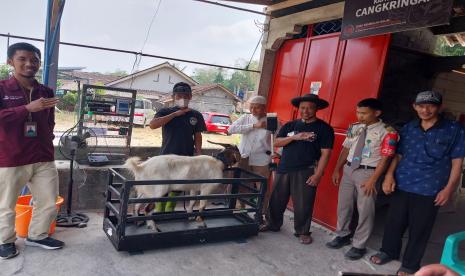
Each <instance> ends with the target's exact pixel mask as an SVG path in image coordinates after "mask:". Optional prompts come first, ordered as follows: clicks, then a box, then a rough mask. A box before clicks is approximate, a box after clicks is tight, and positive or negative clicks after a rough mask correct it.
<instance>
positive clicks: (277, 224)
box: [261, 94, 334, 244]
mask: <svg viewBox="0 0 465 276" xmlns="http://www.w3.org/2000/svg"><path fill="white" fill-rule="evenodd" d="M291 103H292V105H293V106H295V107H297V108H299V113H300V116H301V118H300V119H298V120H294V121H290V122H288V123H286V124H285V125H284V126H283V127H282V128H281V129H280V130H279V132H278V135H277V138H276V141H275V144H274V146H275V147H283V152H282V156H281V161H280V163H279V165H278V169H277V173H276V176H275V179H274V184H273V192H272V195H271V200H270V203H269V209H268V215H267V217H268V218H267V219H268V222H267V224H266V225H264V226H262V227H261V230H271V231H279V229H280V228H281V226H282V224H283V214H284V211H285V210H286V206H287V204H288V201H289V196H290V197H291V198H292V202H293V204H294V229H295V235H296V236H298V237H299V240H300V242H301V243H303V244H310V243H311V242H312V238H311V233H310V224H311V221H312V213H313V204H314V202H315V196H316V189H317V186H318V183H319V182H320V179H321V177H322V176H323V172H324V170H325V168H326V166H327V164H328V161H329V157H330V155H331V151H332V148H333V143H334V130H333V128H332V127H331V126H330V125H329V124H327V123H326V122H324V121H322V120H320V119H318V118H317V117H316V112H317V110H319V109H323V108H326V107H328V105H329V104H328V102H326V101H325V100H322V99H320V98H319V97H318V96H317V95H313V94H306V95H304V96H302V97H298V98H295V99H293V100H292V101H291Z"/></svg>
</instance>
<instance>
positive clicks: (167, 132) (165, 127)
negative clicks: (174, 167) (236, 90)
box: [150, 82, 207, 212]
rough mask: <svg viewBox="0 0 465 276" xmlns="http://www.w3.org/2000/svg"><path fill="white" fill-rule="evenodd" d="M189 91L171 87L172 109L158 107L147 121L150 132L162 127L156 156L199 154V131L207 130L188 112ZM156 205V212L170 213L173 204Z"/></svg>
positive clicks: (182, 86)
mask: <svg viewBox="0 0 465 276" xmlns="http://www.w3.org/2000/svg"><path fill="white" fill-rule="evenodd" d="M191 99H192V89H191V87H190V85H189V84H187V83H184V82H179V83H176V84H175V85H174V87H173V100H174V107H168V108H162V109H160V110H159V111H158V112H157V113H156V114H155V117H154V118H153V120H152V121H151V122H150V128H151V129H157V128H159V127H162V139H163V140H162V144H161V150H160V155H165V154H176V155H185V156H193V155H200V154H201V153H202V131H205V130H207V127H206V125H205V121H204V119H203V116H202V114H201V113H200V112H198V111H197V110H194V109H190V108H189V107H188V106H189V101H190V100H191ZM163 205H164V204H156V211H165V212H166V211H174V207H175V205H176V204H175V202H168V203H167V204H166V208H165V207H164V206H163Z"/></svg>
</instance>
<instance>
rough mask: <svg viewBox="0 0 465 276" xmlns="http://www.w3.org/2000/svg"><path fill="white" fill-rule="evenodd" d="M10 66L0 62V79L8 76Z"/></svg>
mask: <svg viewBox="0 0 465 276" xmlns="http://www.w3.org/2000/svg"><path fill="white" fill-rule="evenodd" d="M10 73H11V67H10V66H9V65H8V64H0V80H6V79H9V78H10Z"/></svg>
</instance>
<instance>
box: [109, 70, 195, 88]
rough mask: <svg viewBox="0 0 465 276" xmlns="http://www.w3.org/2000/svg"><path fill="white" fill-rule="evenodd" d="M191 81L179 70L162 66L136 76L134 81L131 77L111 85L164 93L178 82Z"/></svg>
mask: <svg viewBox="0 0 465 276" xmlns="http://www.w3.org/2000/svg"><path fill="white" fill-rule="evenodd" d="M181 81H183V82H187V83H189V84H190V83H191V81H190V80H188V79H186V78H184V77H182V76H180V75H179V73H178V72H176V71H174V70H173V69H171V68H166V67H165V68H160V69H158V70H155V71H153V72H149V73H147V74H143V75H140V76H136V77H135V78H134V80H133V82H132V86H131V79H128V80H126V81H123V82H120V83H117V84H114V85H111V87H119V88H132V89H136V90H152V91H158V92H164V93H171V92H172V91H173V86H174V85H175V84H176V83H177V82H181Z"/></svg>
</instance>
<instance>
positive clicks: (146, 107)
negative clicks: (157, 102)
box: [134, 99, 155, 127]
mask: <svg viewBox="0 0 465 276" xmlns="http://www.w3.org/2000/svg"><path fill="white" fill-rule="evenodd" d="M153 115H155V111H154V110H153V108H152V102H151V101H150V100H146V99H137V100H136V105H135V106H134V124H135V125H140V126H143V127H145V126H146V125H148V124H149V123H150V120H152V118H153Z"/></svg>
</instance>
